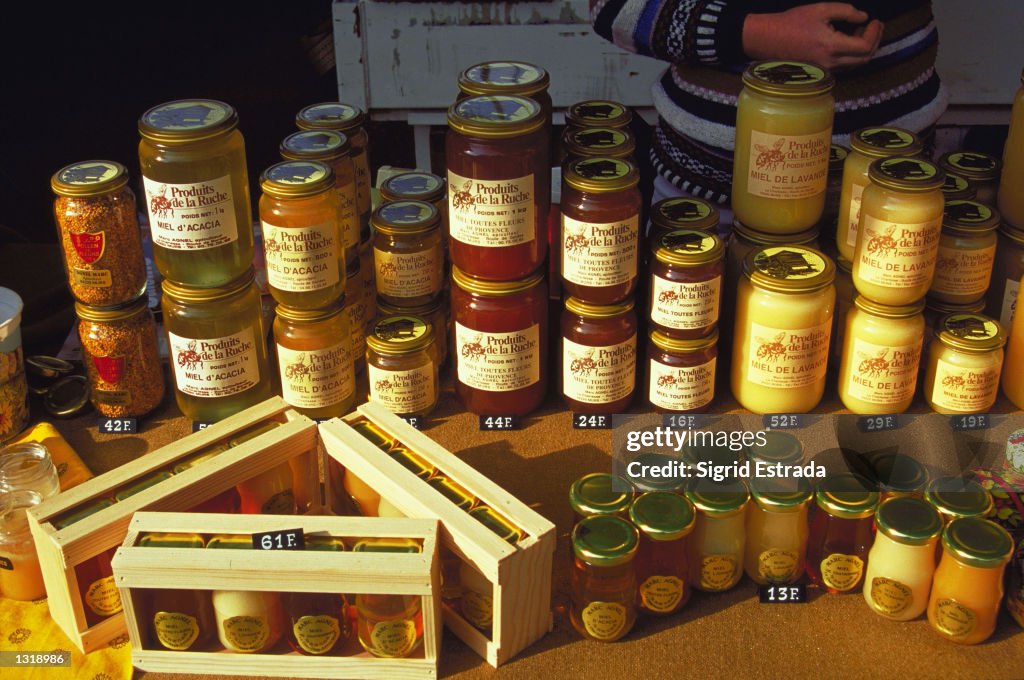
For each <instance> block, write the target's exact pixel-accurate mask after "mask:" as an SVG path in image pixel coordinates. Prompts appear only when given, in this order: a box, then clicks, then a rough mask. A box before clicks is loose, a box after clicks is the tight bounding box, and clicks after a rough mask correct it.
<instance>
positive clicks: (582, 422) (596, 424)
mask: <svg viewBox="0 0 1024 680" xmlns="http://www.w3.org/2000/svg"><path fill="white" fill-rule="evenodd" d="M572 426H573V427H574V428H575V429H577V430H610V429H612V417H611V416H609V415H603V414H601V415H598V414H594V413H591V414H588V413H573V414H572Z"/></svg>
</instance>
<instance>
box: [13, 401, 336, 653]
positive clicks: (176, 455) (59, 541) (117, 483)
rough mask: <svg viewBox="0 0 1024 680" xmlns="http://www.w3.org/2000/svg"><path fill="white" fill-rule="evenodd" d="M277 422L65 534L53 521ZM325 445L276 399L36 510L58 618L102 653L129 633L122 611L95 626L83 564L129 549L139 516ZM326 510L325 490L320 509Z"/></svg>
mask: <svg viewBox="0 0 1024 680" xmlns="http://www.w3.org/2000/svg"><path fill="white" fill-rule="evenodd" d="M271 421H273V422H278V423H280V425H279V426H278V427H275V428H274V429H272V430H270V431H268V432H265V433H263V434H261V435H259V436H257V437H255V438H253V439H251V440H249V441H247V442H244V443H241V444H239V445H238V446H235V447H233V448H230V449H228V450H227V451H224V452H223V453H221V454H219V455H217V456H216V457H215V458H213V459H212V460H207V461H203V462H200V463H198V464H196V465H195V466H193V467H191V468H189V469H187V470H183V471H182V472H180V473H178V474H175V475H173V476H172V477H170V478H169V479H167V480H164V481H161V482H159V483H157V484H155V485H153V486H151V487H149V488H147V489H144V490H143V491H140V492H138V493H136V494H135V495H133V496H131V497H129V498H126V499H125V500H123V501H120V502H117V503H114V504H113V505H111V506H110V507H107V508H105V509H103V510H100V511H99V512H97V513H95V514H93V515H90V516H88V517H86V518H84V519H82V520H80V521H78V522H75V523H74V524H72V525H70V526H67V527H65V528H64V529H57V528H56V527H55V526H54V524H53V520H55V519H57V518H58V517H60V516H62V515H65V514H66V513H68V512H69V511H71V510H73V509H74V508H76V507H79V506H82V505H85V504H87V503H88V502H90V501H92V500H97V499H102V498H104V497H109V496H111V494H112V493H113V491H114V490H115V489H120V488H122V487H124V486H126V485H127V484H129V483H130V482H132V481H133V480H136V479H139V478H142V477H145V476H147V475H149V474H151V473H154V472H157V471H159V470H166V469H168V468H172V467H173V466H174V464H175V463H176V462H178V461H180V460H182V459H184V458H186V457H187V456H189V455H191V454H193V453H196V452H198V451H201V450H202V449H205V448H208V447H210V446H213V445H214V444H216V443H218V442H221V441H227V440H229V439H230V438H231V437H233V436H235V435H237V434H239V433H241V432H243V431H245V430H250V429H252V428H254V427H258V426H260V425H262V424H264V423H267V422H271ZM317 445H318V440H317V429H316V424H315V423H314V422H313V421H312V420H310V419H308V418H306V417H305V416H303V415H300V414H299V413H297V412H295V411H293V410H291V409H290V407H289V406H288V405H287V404H286V403H285V402H284V400H282V399H280V398H279V397H275V398H272V399H268V400H267V401H265V402H263V403H261V404H257V405H256V406H253V407H251V408H249V409H246V410H244V411H242V412H240V413H238V414H236V415H234V416H231V417H230V418H226V419H225V420H222V421H220V422H218V423H216V424H213V425H211V426H209V427H208V428H206V429H204V430H200V431H199V432H196V433H194V434H191V435H189V436H187V437H184V438H182V439H180V440H178V441H176V442H174V443H172V444H169V445H167V446H164V447H163V448H160V449H157V450H156V451H153V452H151V453H148V454H146V455H144V456H141V457H140V458H138V459H136V460H134V461H132V462H131V463H128V464H126V465H122V466H121V467H118V468H116V469H114V470H111V471H110V472H107V473H105V474H102V475H100V476H98V477H94V478H92V479H90V480H88V481H86V482H84V483H82V484H80V485H78V486H76V487H74V488H73V489H69V490H68V491H65V492H63V493H60V494H57V495H56V496H54V497H52V498H49V499H47V500H46V501H44V502H43V503H41V504H40V505H39V506H37V507H35V508H33V509H32V510H30V511H29V525H30V526H31V529H32V535H33V537H34V539H35V543H36V550H37V552H38V554H39V565H40V567H41V569H42V572H43V581H44V583H45V584H46V593H47V597H48V598H49V605H50V614H51V616H53V620H54V621H56V622H57V625H59V626H60V627H61V629H62V630H63V631H64V632H65V633H66V634H67V636H68V637H69V638H70V639H71V641H72V642H73V643H74V644H75V646H76V647H78V648H79V649H80V650H82V651H83V652H90V651H92V650H94V649H97V648H98V647H100V646H102V645H105V644H106V643H107V642H109V641H110V640H112V639H113V638H115V637H117V636H118V635H121V634H122V633H124V631H125V625H124V616H123V615H122V614H121V613H118V614H114V615H112V616H108V617H107V618H105V619H104V620H102V621H100V622H99V623H97V624H95V625H93V626H89V625H88V624H87V621H86V617H85V610H84V608H83V603H82V598H81V596H80V594H79V589H78V579H77V577H76V573H75V567H76V566H77V565H79V564H82V563H83V562H85V561H87V560H89V559H91V558H93V557H95V556H97V555H99V554H101V553H103V552H105V551H107V550H110V549H112V548H115V547H117V546H119V545H121V542H122V541H123V540H124V537H125V533H126V532H127V530H128V524H129V521H130V520H131V517H132V515H133V514H134V513H135V512H137V511H139V510H143V509H145V510H168V511H172V510H187V509H189V508H192V507H195V506H196V505H197V504H198V503H201V502H203V501H205V500H208V499H210V498H212V497H214V496H216V495H217V494H219V493H222V492H224V491H227V490H228V489H230V488H231V487H233V486H235V485H236V484H238V483H239V482H241V481H244V480H247V479H250V478H252V477H253V476H255V475H258V474H260V473H262V472H265V471H267V470H269V469H271V468H273V467H275V466H277V465H280V464H281V463H284V462H287V461H289V460H291V459H293V458H296V457H297V456H300V455H303V454H305V453H307V452H310V451H315V450H316V448H317ZM314 455H315V454H314ZM311 483H312V482H311ZM317 491H319V488H318V485H317ZM319 509H320V502H319V493H317V496H316V497H315V507H314V508H313V510H319Z"/></svg>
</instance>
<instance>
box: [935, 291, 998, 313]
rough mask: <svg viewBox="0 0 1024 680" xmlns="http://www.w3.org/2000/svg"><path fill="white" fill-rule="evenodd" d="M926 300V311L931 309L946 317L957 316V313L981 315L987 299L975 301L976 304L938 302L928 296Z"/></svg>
mask: <svg viewBox="0 0 1024 680" xmlns="http://www.w3.org/2000/svg"><path fill="white" fill-rule="evenodd" d="M924 300H925V303H924V307H925V309H926V310H929V309H930V310H932V311H935V312H939V313H940V316H945V315H946V314H956V313H979V314H980V313H981V312H982V311H984V309H985V298H981V299H980V300H975V301H974V302H965V303H953V302H945V301H943V300H936V299H935V298H932V297H929V296H927V295H926V296H925V298H924Z"/></svg>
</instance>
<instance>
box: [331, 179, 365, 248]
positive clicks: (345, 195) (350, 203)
mask: <svg viewBox="0 0 1024 680" xmlns="http://www.w3.org/2000/svg"><path fill="white" fill-rule="evenodd" d="M334 193H335V194H337V196H338V206H339V208H338V224H340V225H341V240H342V248H355V247H356V246H358V245H359V215H358V213H356V190H355V187H354V186H352V185H351V184H347V185H344V186H340V187H336V188H335V190H334Z"/></svg>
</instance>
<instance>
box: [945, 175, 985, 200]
mask: <svg viewBox="0 0 1024 680" xmlns="http://www.w3.org/2000/svg"><path fill="white" fill-rule="evenodd" d="M977 195H978V191H977V189H975V188H974V187H972V186H971V183H970V182H968V181H967V178H966V177H961V176H960V175H958V174H956V173H953V172H948V171H947V172H946V181H945V182H944V183H943V184H942V196H943V198H945V199H946V200H947V201H955V200H965V201H972V200H974V197H975V196H977Z"/></svg>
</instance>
